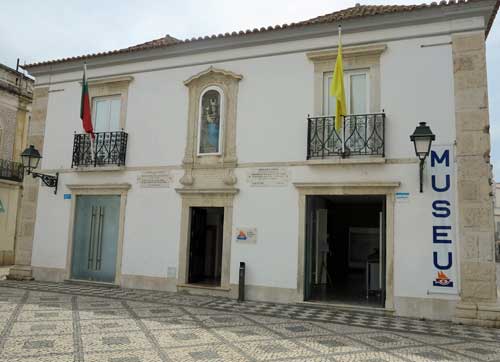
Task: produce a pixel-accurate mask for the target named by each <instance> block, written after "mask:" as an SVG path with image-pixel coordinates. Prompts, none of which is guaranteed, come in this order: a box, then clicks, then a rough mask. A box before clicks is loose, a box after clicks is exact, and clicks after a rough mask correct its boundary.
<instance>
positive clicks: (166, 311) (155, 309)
mask: <svg viewBox="0 0 500 362" xmlns="http://www.w3.org/2000/svg"><path fill="white" fill-rule="evenodd" d="M132 309H133V310H134V311H135V313H137V315H138V316H139V317H141V318H148V317H152V318H161V317H171V316H179V315H183V314H185V313H184V312H183V311H182V310H181V309H180V308H177V307H169V306H165V305H161V304H160V305H158V304H156V305H152V306H150V307H146V308H144V307H132Z"/></svg>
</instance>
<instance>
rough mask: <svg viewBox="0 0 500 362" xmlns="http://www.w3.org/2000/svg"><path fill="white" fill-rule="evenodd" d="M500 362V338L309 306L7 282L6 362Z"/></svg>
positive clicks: (2, 296)
mask: <svg viewBox="0 0 500 362" xmlns="http://www.w3.org/2000/svg"><path fill="white" fill-rule="evenodd" d="M7 361H9V362H34V361H42V362H60V361H61V362H62V361H64V362H66V361H71V362H73V361H76V362H78V361H86V362H94V361H96V362H97V361H98V362H101V361H104V362H147V361H155V362H157V361H182V362H188V361H200V362H215V361H312V362H320V361H365V362H368V361H370V362H375V361H500V330H496V329H487V328H478V327H465V326H457V325H452V324H449V323H443V322H429V321H418V320H414V319H406V318H395V317H387V316H383V315H378V314H371V313H359V312H349V311H346V310H340V309H336V310H334V309H321V308H315V307H310V306H304V305H284V304H271V303H255V302H245V303H237V302H233V301H230V300H227V299H223V298H211V297H203V296H191V295H186V294H179V293H166V292H155V291H139V290H131V289H118V288H104V287H97V286H82V285H74V284H56V283H41V282H15V281H0V362H7Z"/></svg>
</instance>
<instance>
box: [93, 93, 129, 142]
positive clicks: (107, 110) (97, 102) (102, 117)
mask: <svg viewBox="0 0 500 362" xmlns="http://www.w3.org/2000/svg"><path fill="white" fill-rule="evenodd" d="M92 101H93V105H92V111H93V114H92V120H93V123H94V132H96V133H97V132H115V131H119V130H120V129H121V128H122V127H121V126H120V111H121V100H120V96H112V97H94V98H93V99H92Z"/></svg>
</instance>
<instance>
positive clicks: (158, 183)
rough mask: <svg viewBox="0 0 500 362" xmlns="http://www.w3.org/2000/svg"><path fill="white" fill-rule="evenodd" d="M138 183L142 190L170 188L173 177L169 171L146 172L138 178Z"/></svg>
mask: <svg viewBox="0 0 500 362" xmlns="http://www.w3.org/2000/svg"><path fill="white" fill-rule="evenodd" d="M137 182H138V183H139V185H140V186H141V187H142V188H159V187H160V188H161V187H170V184H171V183H172V175H170V173H169V172H168V171H144V172H142V173H141V174H140V175H139V176H137Z"/></svg>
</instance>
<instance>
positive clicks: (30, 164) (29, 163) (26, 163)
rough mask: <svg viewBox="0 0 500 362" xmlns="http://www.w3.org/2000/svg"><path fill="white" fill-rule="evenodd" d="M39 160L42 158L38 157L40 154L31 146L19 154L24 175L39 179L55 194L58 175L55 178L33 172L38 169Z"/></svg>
mask: <svg viewBox="0 0 500 362" xmlns="http://www.w3.org/2000/svg"><path fill="white" fill-rule="evenodd" d="M41 158H42V156H41V155H40V152H38V150H37V149H36V148H35V146H33V145H31V146H29V147H28V148H27V149H25V150H24V151H23V153H21V160H22V162H23V167H24V169H25V170H26V174H27V175H29V174H31V175H33V178H37V177H39V178H40V179H42V182H43V183H44V184H45V186H48V187H54V194H57V182H58V180H59V173H56V175H55V176H52V175H45V174H43V173H38V172H33V170H34V169H35V168H37V167H38V164H39V163H40V159H41Z"/></svg>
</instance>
